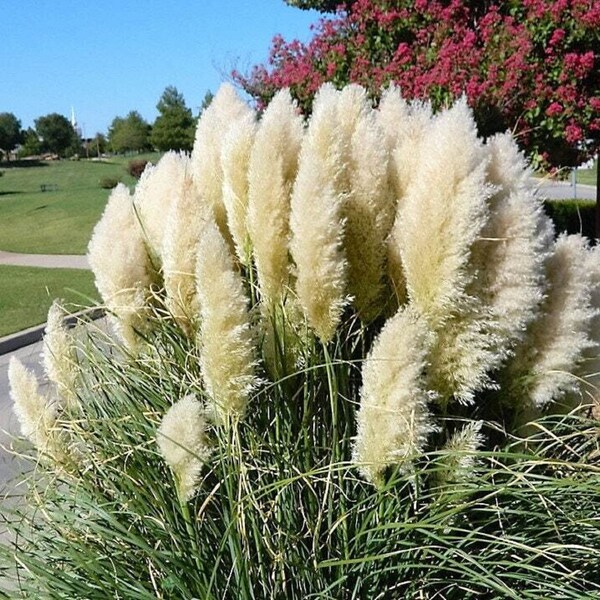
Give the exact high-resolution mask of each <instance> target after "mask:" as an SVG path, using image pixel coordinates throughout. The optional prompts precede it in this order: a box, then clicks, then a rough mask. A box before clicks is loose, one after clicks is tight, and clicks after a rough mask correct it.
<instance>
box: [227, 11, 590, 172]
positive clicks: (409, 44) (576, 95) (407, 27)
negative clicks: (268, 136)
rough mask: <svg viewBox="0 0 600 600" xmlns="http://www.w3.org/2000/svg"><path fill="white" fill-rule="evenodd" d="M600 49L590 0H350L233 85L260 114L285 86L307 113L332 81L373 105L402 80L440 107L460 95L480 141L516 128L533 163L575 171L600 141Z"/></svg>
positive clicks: (280, 42)
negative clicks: (364, 93)
mask: <svg viewBox="0 0 600 600" xmlns="http://www.w3.org/2000/svg"><path fill="white" fill-rule="evenodd" d="M290 3H293V4H298V5H304V6H303V7H306V8H308V7H309V5H311V7H316V8H319V6H320V7H321V9H323V10H324V9H325V8H327V6H326V5H327V4H330V3H326V2H318V1H311V0H298V1H296V0H294V1H293V2H292V0H290ZM599 47H600V4H598V2H595V0H572V1H571V2H566V1H565V2H563V1H561V2H556V1H551V0H524V1H523V2H500V1H494V0H489V1H485V2H475V1H474V0H452V1H451V2H448V1H441V0H437V1H436V0H434V1H425V0H393V1H392V0H355V1H354V2H353V3H351V4H349V5H348V7H347V10H346V11H342V12H338V13H336V14H335V15H333V16H329V17H326V18H324V19H322V20H321V21H320V23H319V24H318V25H317V27H316V30H315V35H314V37H313V38H312V39H311V40H310V41H309V42H308V43H306V44H303V43H301V42H299V41H297V40H294V41H291V42H287V41H285V40H284V39H283V38H282V37H281V36H279V37H276V38H275V39H274V41H273V45H272V48H271V52H270V58H269V61H268V64H267V65H257V66H256V67H254V69H253V70H252V71H251V73H250V74H248V75H243V74H240V73H234V78H235V79H236V80H237V81H238V82H239V83H240V84H241V85H242V87H244V89H245V90H246V91H247V92H248V93H250V94H251V95H252V96H254V98H256V100H257V101H258V103H259V105H264V104H265V103H267V102H268V101H269V100H270V99H271V98H272V97H273V95H274V94H275V93H276V91H277V90H278V89H280V88H283V87H289V88H290V90H291V92H292V95H293V96H294V97H295V99H296V100H297V101H298V103H299V105H300V107H301V108H302V109H303V110H304V111H309V110H310V106H311V104H312V98H313V96H314V94H315V92H316V90H317V89H318V88H319V86H320V85H321V84H322V83H323V82H325V81H331V82H333V83H334V84H335V85H336V86H338V87H341V86H343V85H344V84H346V83H348V82H355V83H359V84H361V85H363V86H364V87H366V88H367V90H368V91H369V93H370V95H371V96H372V97H373V99H374V101H375V102H376V101H377V98H378V96H379V94H380V93H381V90H382V89H383V88H385V87H386V86H388V85H389V84H391V83H395V84H397V85H399V86H400V88H401V90H402V93H403V95H404V96H405V97H406V98H407V99H412V98H417V99H428V100H430V101H431V102H432V104H433V107H434V109H438V108H441V107H443V106H445V105H448V104H449V103H451V102H452V101H454V100H455V99H456V98H458V97H460V96H461V95H463V94H464V95H465V96H466V97H467V100H468V102H469V105H470V106H471V107H472V108H473V109H474V111H475V116H476V119H477V122H478V126H479V129H480V132H481V133H482V134H483V135H489V134H492V133H495V132H497V131H504V130H506V129H511V130H513V131H514V132H515V134H516V136H517V140H518V142H519V144H520V145H521V147H522V148H523V149H524V150H525V151H527V153H528V154H529V155H530V156H531V157H532V158H533V159H534V160H535V161H537V162H539V163H542V164H544V165H545V166H571V165H576V164H579V163H580V162H582V161H584V160H586V159H587V158H589V157H590V156H591V155H592V154H593V153H594V152H595V151H596V150H597V148H598V145H599V143H600V116H599V115H600V90H599V88H600V57H599V52H598V48H599Z"/></svg>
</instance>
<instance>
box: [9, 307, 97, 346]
mask: <svg viewBox="0 0 600 600" xmlns="http://www.w3.org/2000/svg"><path fill="white" fill-rule="evenodd" d="M103 316H104V309H102V308H87V309H86V310H81V311H79V312H76V313H73V314H72V315H69V316H68V317H65V320H64V322H65V325H67V326H68V327H73V326H74V325H75V324H76V323H77V322H78V321H81V320H83V319H86V320H89V321H95V320H96V319H100V318H101V317H103ZM45 329H46V323H42V325H36V326H35V327H30V328H29V329H24V330H23V331H18V332H17V333H12V334H11V335H7V336H6V337H3V338H0V356H1V355H2V354H7V353H8V352H14V351H15V350H18V349H19V348H23V347H25V346H29V345H30V344H35V342H39V341H40V340H41V339H42V338H43V337H44V331H45Z"/></svg>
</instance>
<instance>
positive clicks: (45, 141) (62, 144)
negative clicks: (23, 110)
mask: <svg viewBox="0 0 600 600" xmlns="http://www.w3.org/2000/svg"><path fill="white" fill-rule="evenodd" d="M35 130H36V132H37V134H38V135H39V137H40V138H41V140H42V141H41V144H42V151H48V152H54V153H56V154H58V155H59V156H66V155H67V153H68V150H69V149H72V148H73V147H74V146H76V145H77V141H78V136H77V133H76V132H75V130H74V129H73V126H72V125H71V123H70V122H69V120H68V119H67V118H66V117H64V116H63V115H59V114H58V113H51V114H49V115H46V116H43V117H39V118H38V119H36V120H35Z"/></svg>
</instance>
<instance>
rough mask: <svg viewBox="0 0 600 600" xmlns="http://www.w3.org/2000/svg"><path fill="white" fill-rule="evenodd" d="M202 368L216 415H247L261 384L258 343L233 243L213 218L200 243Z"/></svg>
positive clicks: (198, 284)
mask: <svg viewBox="0 0 600 600" xmlns="http://www.w3.org/2000/svg"><path fill="white" fill-rule="evenodd" d="M196 276H197V286H198V299H199V303H200V316H201V321H200V334H199V346H200V368H201V371H202V376H203V378H204V383H205V386H206V389H207V391H208V393H209V395H210V397H211V398H212V400H213V409H214V413H215V418H216V419H217V420H219V421H227V420H228V419H229V418H233V419H236V418H239V417H241V416H243V414H244V411H245V408H246V404H247V402H248V399H249V396H250V394H251V393H252V391H253V390H254V389H255V388H256V386H257V383H258V382H257V378H256V375H255V366H256V358H255V347H254V338H253V334H252V329H251V325H250V315H249V313H248V304H249V302H248V298H247V297H246V295H245V292H244V286H243V282H242V279H241V276H240V274H239V273H238V272H237V271H236V270H235V269H234V267H233V260H232V256H231V253H230V251H229V248H228V246H227V244H226V242H225V240H224V239H223V236H222V235H221V234H220V232H219V229H218V227H217V225H216V224H215V223H214V222H213V221H209V222H208V223H207V225H206V227H205V229H204V231H203V233H202V236H201V238H200V242H199V244H198V262H197V267H196Z"/></svg>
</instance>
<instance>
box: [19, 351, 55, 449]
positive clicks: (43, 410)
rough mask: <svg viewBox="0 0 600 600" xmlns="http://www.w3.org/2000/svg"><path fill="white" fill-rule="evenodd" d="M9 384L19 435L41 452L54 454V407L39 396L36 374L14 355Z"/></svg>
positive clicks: (41, 395) (52, 403)
mask: <svg viewBox="0 0 600 600" xmlns="http://www.w3.org/2000/svg"><path fill="white" fill-rule="evenodd" d="M8 381H9V383H10V396H11V398H12V401H13V403H14V405H13V409H14V411H15V414H16V416H17V419H18V421H19V425H20V426H21V433H22V434H23V436H24V437H26V438H27V439H28V440H29V441H30V442H31V443H32V444H33V445H34V446H35V447H36V448H37V449H38V450H39V451H40V452H42V453H48V454H53V450H54V446H55V441H56V439H55V432H54V427H55V425H56V420H57V407H56V404H55V403H54V402H51V401H50V400H49V399H48V398H47V397H46V396H44V395H43V394H41V393H40V390H39V387H38V382H37V379H36V377H35V374H34V373H33V372H32V371H29V370H28V369H26V368H25V367H24V366H23V364H22V363H21V361H19V359H18V358H16V357H15V356H13V357H11V359H10V362H9V365H8Z"/></svg>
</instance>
